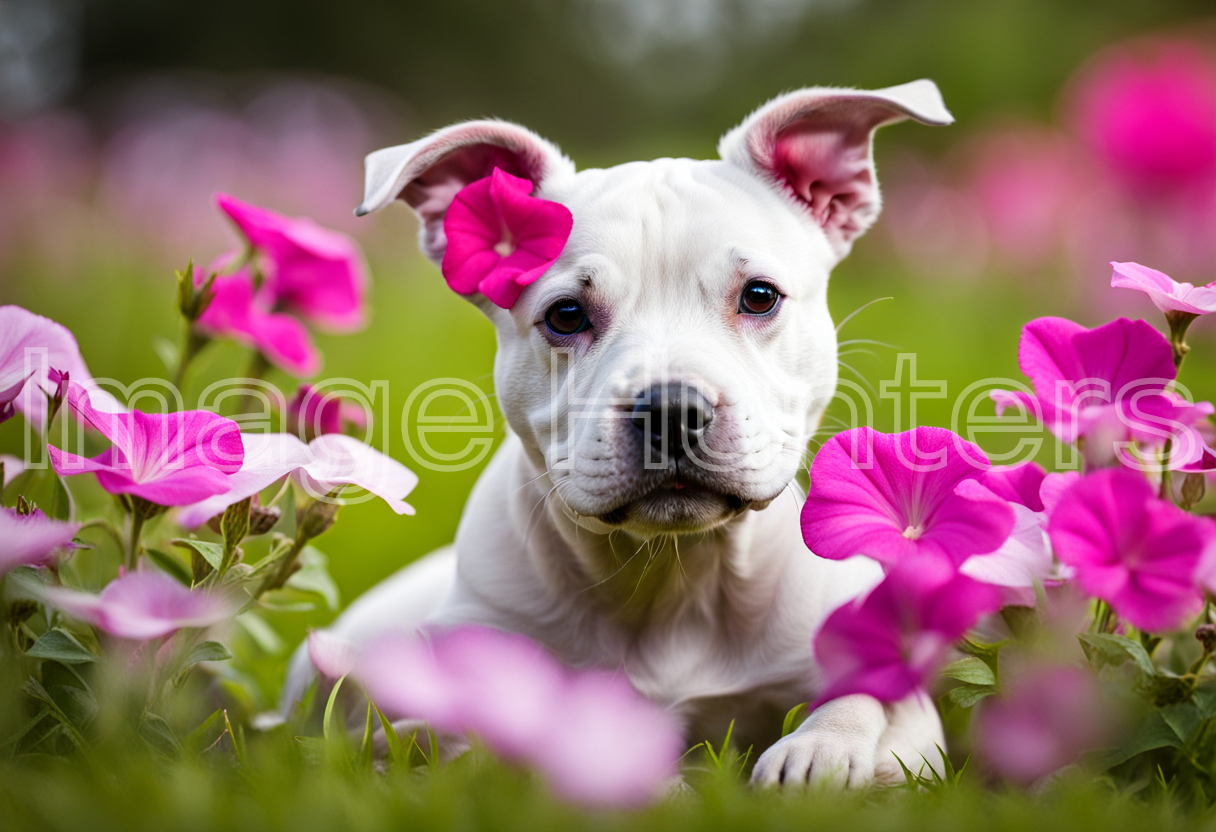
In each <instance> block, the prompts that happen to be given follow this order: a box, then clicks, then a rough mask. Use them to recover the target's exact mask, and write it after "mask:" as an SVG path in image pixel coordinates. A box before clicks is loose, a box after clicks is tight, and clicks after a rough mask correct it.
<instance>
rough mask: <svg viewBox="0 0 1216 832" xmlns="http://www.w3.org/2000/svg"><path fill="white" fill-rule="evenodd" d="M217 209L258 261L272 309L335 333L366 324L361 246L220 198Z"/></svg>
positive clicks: (311, 225) (310, 225)
mask: <svg viewBox="0 0 1216 832" xmlns="http://www.w3.org/2000/svg"><path fill="white" fill-rule="evenodd" d="M215 202H216V204H217V205H218V206H219V207H220V210H222V211H223V212H224V213H225V214H227V215H228V216H229V217H230V218H231V219H232V221H233V222H234V223H236V225H237V228H239V229H240V230H241V233H242V234H244V235H245V238H246V239H247V240H248V241H249V244H250V245H251V246H253V247H254V249H256V250H257V251H258V253H259V254H261V255H262V259H261V264H262V270H263V272H264V273H265V275H266V285H265V288H266V291H267V293H268V294H269V295H271V296H272V297H273V298H274V304H273V306H274V308H275V309H283V310H286V311H289V312H294V313H295V314H297V315H299V316H300V317H302V318H304V320H306V321H308V322H310V323H312V324H314V325H316V326H319V327H322V328H325V329H330V330H333V331H336V332H351V331H353V330H356V329H359V328H360V327H362V326H363V325H364V324H365V323H366V322H367V309H366V301H367V283H368V280H367V269H366V267H365V266H364V264H363V255H362V253H361V252H360V250H359V246H358V244H357V243H355V241H354V240H352V239H351V238H350V237H348V236H347V235H345V234H342V233H339V232H337V231H330V230H329V229H326V228H322V227H321V226H319V225H317V224H316V223H315V222H313V221H312V220H310V219H307V218H305V217H301V218H298V219H293V218H291V217H285V216H283V215H281V214H276V213H274V212H273V211H268V210H266V209H265V208H258V207H257V206H256V205H250V204H249V203H247V202H241V201H240V200H239V199H236V198H235V197H231V196H228V195H227V194H219V195H217V196H216V198H215Z"/></svg>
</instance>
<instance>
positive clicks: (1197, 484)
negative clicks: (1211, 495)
mask: <svg viewBox="0 0 1216 832" xmlns="http://www.w3.org/2000/svg"><path fill="white" fill-rule="evenodd" d="M1205 491H1207V477H1206V476H1205V475H1204V474H1200V473H1198V472H1194V471H1192V472H1191V473H1189V474H1187V475H1186V476H1185V477H1183V479H1182V495H1181V496H1182V499H1181V500H1179V503H1180V504H1181V505H1182V507H1183V508H1190V507H1191V506H1193V505H1195V503H1197V502H1199V501H1200V500H1202V499H1203V495H1204V492H1205Z"/></svg>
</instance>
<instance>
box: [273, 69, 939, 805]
mask: <svg viewBox="0 0 1216 832" xmlns="http://www.w3.org/2000/svg"><path fill="white" fill-rule="evenodd" d="M824 113H827V114H828V115H829V118H827V120H826V121H825V122H824V123H825V124H827V127H828V128H829V129H835V128H836V127H837V126H838V125H844V128H847V129H843V130H842V131H841V132H840V135H841V136H843V137H844V138H845V139H847V140H848V142H851V143H852V145H851V150H850V151H849V152H851V153H857V152H860V153H861V156H860V158H861V159H862V161H863V163H864V164H865V165H868V166H869V167H868V168H866V169H865V171H863V178H864V176H868V177H869V178H868V179H866V181H865V183H864V184H866V185H867V187H869V188H870V189H871V191H872V194H870V193H869V192H867V199H866V200H863V201H864V203H865V205H864V206H861V207H859V208H858V210H864V211H867V212H870V213H871V214H872V213H874V212H876V211H877V188H876V186H875V185H874V183H873V170H872V162H870V158H871V157H870V150H869V141H870V136H871V134H872V132H873V129H874V128H875V127H877V126H879V125H881V124H885V123H888V122H891V121H896V120H899V119H901V118H903V117H906V116H909V115H911V116H913V117H915V118H918V119H919V120H922V121H925V122H929V123H947V122H948V121H949V120H950V116H949V113H948V112H946V110H945V108H944V106H943V105H942V104H941V99H940V96H939V95H938V94H937V90H936V87H934V86H933V85H932V83H931V82H927V81H921V82H914V83H913V84H910V85H904V86H903V87H897V88H892V89H891V90H884V91H878V92H852V91H847V90H824V89H813V90H804V91H801V92H797V93H791V94H789V95H786V96H783V97H781V98H778V99H776V100H774V101H773V102H771V103H770V104H769V105H766V106H765V107H763V108H761V109H760V110H759V111H757V113H756V114H754V115H752V116H751V117H750V118H749V119H748V120H746V121H745V122H744V123H743V124H742V125H740V127H738V128H736V129H735V130H734V131H732V132H730V133H728V134H727V136H726V137H724V139H723V141H722V144H721V152H722V155H723V160H722V161H693V160H689V159H658V160H656V161H653V162H636V163H631V164H625V165H621V166H618V167H615V168H610V169H607V170H586V171H581V172H575V169H574V167H573V165H572V164H571V163H570V162H569V160H567V159H566V158H565V157H564V156H562V155H561V153H560V151H558V150H557V148H555V147H554V146H552V145H551V144H549V143H547V142H545V141H543V140H541V139H539V138H537V137H535V136H533V135H532V134H531V133H529V132H528V131H526V130H524V129H523V128H520V127H517V126H515V125H509V124H506V123H504V122H494V121H487V122H473V123H469V124H465V125H458V126H456V127H453V128H448V129H447V130H444V131H440V132H439V133H437V134H435V135H434V136H432V137H429V138H427V139H423V140H420V141H418V142H414V143H413V144H410V145H405V146H403V147H400V148H390V149H387V150H382V151H378V152H377V153H374V154H372V155H371V156H369V157H368V182H367V194H368V198H367V201H366V202H365V203H364V206H362V208H361V209H360V210H361V212H363V213H366V212H367V211H369V210H376V209H378V208H381V207H383V206H384V205H386V204H388V203H389V202H391V201H392V200H393V199H394V198H396V197H397V196H398V195H401V196H402V198H404V199H406V200H407V201H408V202H409V203H410V204H411V205H412V206H413V207H414V208H415V209H416V210H417V211H418V212H419V214H420V215H421V217H422V220H423V226H422V230H421V234H422V239H421V242H422V244H423V248H424V250H425V251H426V252H427V253H428V255H430V256H431V257H432V258H434V259H436V260H439V259H441V258H442V250H443V245H444V243H445V240H444V239H443V236H442V217H443V213H444V211H446V208H447V205H448V204H449V203H450V201H451V198H452V196H453V195H454V194H455V192H456V191H458V190H459V187H462V186H463V184H464V183H465V182H466V181H467V180H468V179H469V178H476V177H477V176H482V175H486V173H487V172H488V171H487V170H484V169H483V168H484V165H483V164H482V163H481V162H480V161H479V160H480V159H482V158H483V157H485V154H486V153H491V154H495V153H496V154H499V155H500V157H501V154H502V153H503V152H504V151H505V152H506V153H508V154H513V155H511V156H510V157H509V158H511V159H513V160H516V161H518V167H519V170H521V171H522V172H524V173H525V174H526V175H528V176H530V177H531V178H532V179H533V181H534V182H535V183H536V184H537V190H536V195H537V196H540V197H543V198H545V199H550V200H556V201H559V202H562V203H563V204H565V205H566V206H567V207H568V208H569V209H570V211H571V212H572V214H573V216H574V218H575V222H574V229H573V232H572V234H571V237H570V240H569V242H568V244H567V246H566V248H565V250H564V252H563V253H562V256H561V258H560V259H559V260H558V262H557V263H556V264H555V265H554V266H553V267H552V268H551V269H550V270H549V271H548V272H547V273H546V274H545V276H544V277H543V278H542V279H541V280H539V281H538V282H537V283H535V284H533V285H532V286H530V287H528V288H527V290H525V291H524V293H523V295H522V297H521V298H520V300H519V301H518V302H517V303H516V304H515V306H514V307H513V308H512V309H510V310H503V309H499V308H498V307H496V306H493V305H492V304H490V303H489V302H488V301H486V300H485V299H484V298H481V297H480V296H475V297H474V298H473V300H474V302H475V303H477V304H478V306H479V307H480V308H481V309H482V310H483V311H484V312H485V313H486V314H487V316H488V317H489V318H490V320H491V321H492V322H493V324H494V326H495V327H496V329H497V332H498V355H497V360H496V363H495V386H496V390H497V393H498V401H499V402H500V405H501V407H502V411H503V414H504V416H505V417H506V420H507V422H508V424H509V426H510V431H509V433H508V436H507V439H506V441H505V442H504V443H503V445H502V447H501V448H500V449H499V451H498V452H497V454H496V455H495V457H494V458H493V460H492V461H491V462H490V464H489V466H488V467H487V468H486V470H485V472H484V473H483V474H482V476H481V478H480V479H479V481H478V483H477V485H476V486H475V488H474V490H473V493H472V495H471V497H470V499H469V502H468V504H467V506H466V508H465V512H464V516H463V519H462V521H461V524H460V528H459V531H458V533H457V536H456V543H455V547H454V548H455V556H454V557H453V554H452V550H451V549H444V550H441V551H440V552H437V553H435V554H432V555H430V556H428V557H427V558H425V559H423V560H422V561H420V562H419V563H417V564H414V565H411V566H409V567H407V568H406V569H405V570H403V571H402V572H400V573H398V574H397V575H395V576H393V577H392V578H390V579H388V580H387V581H385V582H384V583H383V584H381V585H380V586H378V587H376V588H375V589H373V590H372V591H371V592H369V593H368V594H367V595H365V596H364V597H363V598H361V599H359V600H358V601H356V602H355V603H354V604H353V605H352V606H351V607H350V609H349V610H347V611H346V612H345V613H344V614H343V615H342V616H341V617H340V618H339V619H338V621H337V622H335V624H334V625H333V628H332V630H333V632H334V634H335V635H337V636H338V637H341V638H345V639H348V640H351V641H354V642H356V643H365V642H366V641H367V639H368V638H370V637H371V636H372V635H373V634H375V633H377V632H380V631H382V630H386V629H392V628H405V629H411V628H415V627H418V626H420V625H423V624H426V625H440V626H442V625H455V624H464V623H476V624H483V625H488V626H492V627H497V628H500V629H503V630H509V631H512V632H517V633H522V634H524V635H526V636H528V637H530V638H532V639H535V640H537V641H538V642H540V643H542V644H544V645H545V646H547V647H548V648H549V649H550V650H552V651H553V652H554V653H555V654H556V655H557V656H559V657H560V658H561V659H562V660H563V661H565V662H567V663H568V664H570V665H571V666H575V667H592V666H594V667H602V668H612V669H621V670H622V671H623V672H624V673H625V674H627V676H628V678H629V679H630V681H631V682H632V683H633V685H634V686H635V687H636V688H637V690H638V691H640V692H641V693H642V694H644V695H645V696H647V697H649V698H650V699H652V700H653V701H655V702H658V703H661V704H662V705H664V706H666V707H668V708H670V709H671V710H672V711H673V712H675V713H676V714H678V715H679V716H680V717H681V718H682V719H683V721H684V724H685V725H686V727H687V738H688V741H689V743H690V744H691V743H695V742H698V741H700V740H703V739H720V738H721V737H722V736H723V734H724V733H725V731H726V728H727V725H728V723H729V722H730V720H732V719H734V720H736V737H738V738H739V739H740V740H741V742H742V743H743V744H744V746H746V745H747V744H750V743H755V744H756V747H757V750H760V749H761V748H764V747H767V746H768V745H769V744H770V743H773V742H774V741H776V742H775V744H773V745H772V746H771V747H769V748H768V750H767V751H765V752H764V753H763V755H761V756H760V758H759V760H758V762H757V764H756V767H755V771H754V776H753V780H754V781H755V782H757V783H760V784H773V783H778V782H783V783H786V784H791V783H803V784H805V783H807V782H821V783H824V784H828V785H860V784H862V783H866V782H870V781H872V780H874V779H875V778H877V779H879V780H882V781H889V780H892V779H897V778H898V776H899V767H898V765H897V764H896V762H895V759H894V754H898V755H899V756H900V757H901V758H902V759H903V760H904V761H905V762H907V763H908V764H909V765H912V764H913V761H916V762H919V761H920V759H921V755H922V754H923V755H924V756H925V757H928V758H929V759H934V758H935V755H936V752H935V749H934V745H935V744H941V743H943V739H942V734H941V727H940V724H939V722H938V719H937V715H936V712H935V711H934V710H933V708H932V705H931V703H929V704H926V703H925V702H924V701H921V700H912V701H909V702H905V703H900V704H898V705H896V706H893V707H885V708H884V707H883V706H882V705H880V704H879V703H878V702H876V701H875V700H873V699H870V698H868V697H864V696H853V697H846V698H844V699H840V700H837V701H835V702H832V703H830V704H828V705H827V706H825V707H823V708H820V709H819V710H817V711H816V712H815V713H814V714H812V715H811V717H810V718H808V719H807V720H806V722H805V723H804V724H803V725H802V727H801V728H800V729H799V730H798V731H796V732H795V733H793V734H791V735H790V736H789V737H786V738H785V739H780V740H778V737H779V733H780V726H781V720H782V716H783V715H784V714H785V712H786V711H787V710H788V709H789V708H791V707H793V706H794V705H795V704H797V703H799V702H806V701H809V700H811V699H813V698H814V697H815V695H816V693H817V690H818V689H819V685H820V682H819V678H818V671H817V668H816V667H815V665H814V662H813V657H812V653H811V640H812V637H813V635H814V633H815V631H816V629H817V628H818V627H819V625H820V624H821V623H822V621H823V619H824V618H825V617H826V616H827V615H828V614H829V613H830V612H831V611H832V610H833V609H835V608H836V607H837V606H839V605H840V604H842V603H844V602H846V601H848V600H850V599H852V598H855V597H857V596H858V595H859V594H861V593H864V592H866V591H867V590H868V589H869V588H871V587H872V586H873V585H874V584H875V583H877V581H878V580H879V578H880V573H879V570H878V568H877V566H876V565H875V564H874V563H873V562H871V561H868V560H864V559H853V560H851V561H845V562H834V561H828V560H823V559H820V558H816V557H814V556H813V555H812V554H811V553H810V552H808V551H807V550H806V547H805V546H804V544H803V542H802V538H801V535H800V525H799V511H800V505H801V502H802V496H801V495H800V494H798V493H797V489H796V486H794V485H793V479H794V476H795V474H796V473H797V471H798V470H799V467H800V465H801V464H802V455H803V453H804V451H805V449H806V445H807V442H808V440H809V438H810V435H811V433H812V432H813V431H814V429H815V428H816V426H817V425H818V422H819V419H820V418H821V416H822V414H823V411H824V408H825V407H826V406H827V404H828V402H829V400H830V399H831V397H832V396H833V393H834V390H835V385H836V335H835V330H834V328H833V324H832V321H831V318H830V316H829V314H828V308H827V294H826V293H827V283H828V275H829V272H830V271H831V269H832V267H833V266H834V265H835V264H836V262H837V261H838V259H839V258H840V257H841V256H843V252H844V251H846V250H847V246H848V244H851V242H852V238H851V237H849V238H847V239H829V235H828V234H826V233H825V232H824V230H823V229H821V228H820V227H819V225H817V224H816V221H815V220H814V219H813V218H812V216H811V214H810V213H809V212H808V211H806V210H802V207H801V206H800V204H799V203H798V200H797V198H796V195H792V194H791V192H789V191H788V190H787V189H783V187H782V185H781V182H780V181H779V177H775V176H774V174H773V173H772V171H771V170H769V169H767V168H765V165H764V161H765V160H764V158H763V154H764V152H765V150H764V148H765V147H766V146H768V145H769V144H771V140H772V137H774V136H776V135H778V134H779V133H780V131H781V130H783V129H785V127H786V126H788V125H789V124H791V123H792V121H793V120H796V119H799V118H823V117H824V116H823V114H824ZM843 141H844V140H843V139H842V142H843ZM859 141H862V142H864V147H859V146H858V144H857V143H858V142H859ZM466 151H468V155H467V156H460V155H459V154H461V153H465V152H466ZM479 165H482V167H478V166H479ZM861 219H862V220H864V222H860V223H857V224H856V225H857V227H858V228H860V229H861V230H864V227H865V226H866V225H868V222H869V221H870V220H872V216H869V215H868V216H866V217H862V218H861ZM858 233H860V232H858ZM753 277H764V278H766V279H768V280H770V281H772V282H773V283H774V284H776V285H777V287H778V288H779V289H780V290H781V291H782V293H783V294H784V295H785V296H786V297H785V299H784V300H783V301H782V306H781V308H780V310H779V312H778V313H777V315H776V316H775V317H774V318H773V319H771V320H768V321H767V322H760V323H757V321H756V320H755V319H749V318H746V317H745V316H741V315H739V314H738V312H737V302H738V297H739V293H740V291H741V290H742V287H743V286H744V285H745V284H746V283H747V281H748V280H749V279H750V278H753ZM567 297H575V298H578V299H580V301H582V302H583V304H584V305H585V306H586V307H587V308H588V309H590V310H594V312H593V314H592V320H593V324H594V334H593V336H591V337H588V338H582V337H578V336H576V338H575V339H571V340H570V341H569V342H568V343H566V344H565V349H564V350H563V351H562V352H561V353H555V351H554V350H553V349H552V346H553V343H552V339H551V337H550V336H547V335H546V334H545V331H544V327H543V324H542V325H538V322H540V321H541V320H542V318H543V316H544V312H545V310H546V309H547V308H548V307H549V306H550V304H552V303H553V302H555V301H557V300H560V299H564V298H567ZM659 382H680V383H685V384H691V385H694V386H696V387H697V388H698V389H699V390H701V391H702V392H703V393H704V394H705V395H706V397H707V398H708V399H709V400H710V402H711V403H712V404H713V406H714V411H713V412H714V420H713V424H712V425H711V426H710V429H709V430H708V431H707V433H706V436H705V438H704V440H703V448H702V449H701V455H702V458H703V459H704V461H705V462H706V463H708V464H707V465H706V466H697V469H696V470H695V471H694V470H692V469H691V468H689V467H686V468H684V469H680V472H681V475H683V474H689V475H691V476H694V477H695V478H696V479H695V482H696V483H697V484H698V485H699V486H700V487H701V488H702V491H701V496H700V497H699V498H698V499H696V500H691V501H690V499H689V498H688V497H682V496H680V492H670V493H668V492H662V491H661V490H653V489H655V488H656V487H655V482H658V481H659V480H656V479H655V478H660V479H661V478H662V477H663V476H667V475H668V473H669V472H667V471H657V472H656V471H652V470H647V469H646V468H645V466H644V465H643V464H642V454H643V451H644V442H643V440H642V439H641V438H640V435H639V432H638V430H637V429H636V428H635V427H634V426H633V425H632V424H631V423H630V421H629V419H628V414H629V409H630V405H631V403H632V402H633V401H634V399H635V398H636V397H637V396H638V395H639V392H640V391H644V390H645V389H647V388H648V387H649V386H650V385H651V384H654V383H659ZM686 462H687V461H686ZM661 494H665V495H666V496H656V495H661ZM722 495H731V496H730V498H729V499H728V498H727V497H726V496H722ZM631 500H632V501H633V502H630V501H631ZM623 502H625V503H629V504H630V506H629V508H628V509H627V510H625V512H624V514H623V515H619V514H614V513H613V510H614V509H616V508H618V507H619V506H620V505H621V504H622V503H623ZM440 599H442V601H440ZM310 672H311V671H310V668H309V667H308V663H307V660H306V658H301V657H297V660H296V662H295V663H294V665H293V672H292V674H291V678H290V680H289V684H288V694H287V695H288V697H289V698H290V697H291V696H294V695H297V694H298V692H299V691H300V690H301V689H302V688H303V686H304V685H305V684H306V683H307V679H308V678H309V676H310ZM592 751H593V750H590V749H589V753H590V752H592ZM892 752H894V754H893V753H892Z"/></svg>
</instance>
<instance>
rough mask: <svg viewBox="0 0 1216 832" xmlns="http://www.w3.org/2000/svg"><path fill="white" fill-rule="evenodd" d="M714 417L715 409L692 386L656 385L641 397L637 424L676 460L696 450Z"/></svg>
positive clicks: (635, 417)
mask: <svg viewBox="0 0 1216 832" xmlns="http://www.w3.org/2000/svg"><path fill="white" fill-rule="evenodd" d="M713 418H714V407H713V405H712V404H710V402H709V399H707V398H705V395H704V394H703V393H702V392H701V391H700V390H698V389H697V388H695V387H693V386H691V385H688V384H678V383H671V384H656V385H655V386H654V387H651V388H650V389H649V390H647V391H646V392H645V393H643V394H642V395H641V396H639V397H638V400H637V403H636V404H635V405H634V406H633V417H632V419H633V425H634V427H636V428H637V429H638V430H640V431H641V432H642V433H643V434H644V435H645V436H646V438H647V439H649V440H650V444H651V445H653V446H654V447H656V448H658V449H659V450H660V451H662V453H663V455H664V456H667V457H671V458H673V459H674V458H676V457H679V456H682V455H684V453H685V452H686V451H687V450H689V449H691V448H693V447H695V446H696V444H697V442H698V441H700V439H701V436H702V435H704V433H705V429H706V428H707V427H709V423H710V422H711V421H713Z"/></svg>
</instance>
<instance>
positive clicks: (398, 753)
mask: <svg viewBox="0 0 1216 832" xmlns="http://www.w3.org/2000/svg"><path fill="white" fill-rule="evenodd" d="M372 708H374V709H375V711H376V716H378V717H379V718H380V727H381V728H382V729H383V730H384V739H385V741H386V742H387V743H388V756H389V759H390V760H392V761H393V765H394V766H400V767H401V768H403V769H408V768H409V767H410V754H409V752H408V751H406V750H405V744H404V743H402V742H401V735H400V734H398V733H397V729H396V728H394V727H393V723H391V722H389V719H388V717H386V716H385V715H384V713H383V712H382V711H381V710H380V709H379V708H377V707H376V706H375V704H374V703H372Z"/></svg>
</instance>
